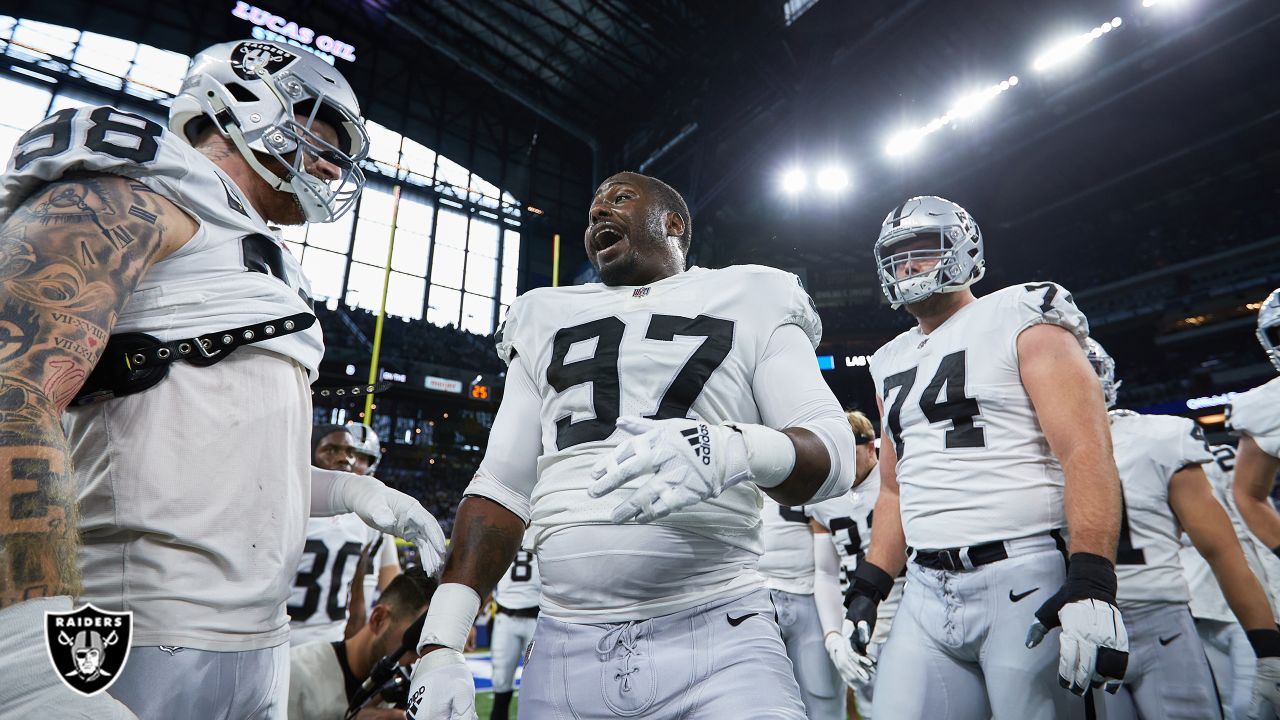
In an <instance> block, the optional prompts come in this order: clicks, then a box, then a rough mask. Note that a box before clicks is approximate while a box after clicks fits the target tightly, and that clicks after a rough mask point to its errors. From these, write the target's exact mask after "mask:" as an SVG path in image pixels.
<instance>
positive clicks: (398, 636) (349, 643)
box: [289, 566, 436, 720]
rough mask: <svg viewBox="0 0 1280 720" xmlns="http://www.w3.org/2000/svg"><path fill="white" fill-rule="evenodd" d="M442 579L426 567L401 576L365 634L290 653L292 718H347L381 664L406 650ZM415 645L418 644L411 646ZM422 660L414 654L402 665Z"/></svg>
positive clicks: (379, 718) (378, 713)
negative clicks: (407, 638) (413, 628)
mask: <svg viewBox="0 0 1280 720" xmlns="http://www.w3.org/2000/svg"><path fill="white" fill-rule="evenodd" d="M435 590H436V581H435V580H434V579H432V578H431V577H429V576H428V575H427V574H426V573H425V572H423V570H422V568H420V567H416V566H415V567H411V568H409V569H408V570H406V571H405V572H404V573H402V574H400V575H398V576H396V578H395V579H393V580H392V581H391V582H390V583H389V584H388V585H387V588H386V589H385V590H383V591H382V596H381V597H380V598H379V599H378V604H377V605H376V606H374V608H373V611H372V612H370V613H369V621H368V622H367V623H366V624H365V625H364V627H362V628H360V630H359V632H357V633H356V634H355V635H353V636H351V637H350V638H348V639H346V640H340V641H337V642H332V643H326V642H314V643H307V644H304V645H299V646H296V647H293V648H291V649H290V651H289V660H290V684H289V718H290V720H343V719H344V718H345V717H346V713H347V707H348V706H349V705H350V703H351V700H352V699H353V698H354V697H355V695H356V693H357V692H358V691H359V690H360V686H361V685H362V684H363V683H364V682H365V680H366V679H368V678H369V676H370V672H371V671H372V670H373V668H374V665H375V663H377V662H378V660H379V659H380V658H382V657H384V656H387V655H391V654H392V653H394V652H395V651H396V650H397V649H398V648H400V647H401V645H402V642H403V638H404V635H405V631H406V630H407V629H408V628H409V627H410V626H412V625H413V624H414V623H415V621H417V620H418V619H419V618H421V617H422V614H423V613H424V612H426V609H427V605H428V603H430V602H431V596H432V594H433V593H434V592H435ZM410 645H411V646H412V643H410ZM415 660H417V654H416V653H415V652H413V651H412V650H410V651H409V652H406V653H405V654H404V655H403V656H401V658H400V663H401V664H402V665H409V664H411V663H412V662H413V661H415ZM404 716H405V714H404V711H403V710H395V709H389V708H386V709H384V708H379V707H376V706H372V707H367V708H364V709H362V710H361V711H360V713H359V714H357V715H356V720H403V718H404Z"/></svg>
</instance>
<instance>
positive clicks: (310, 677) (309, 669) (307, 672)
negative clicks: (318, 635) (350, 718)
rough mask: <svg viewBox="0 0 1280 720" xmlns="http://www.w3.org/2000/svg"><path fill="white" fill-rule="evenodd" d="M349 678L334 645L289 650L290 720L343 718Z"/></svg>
mask: <svg viewBox="0 0 1280 720" xmlns="http://www.w3.org/2000/svg"><path fill="white" fill-rule="evenodd" d="M347 704H348V703H347V676H346V673H344V672H343V670H342V664H341V663H340V662H339V661H338V654H337V652H336V651H335V650H334V647H333V645H332V644H331V643H327V642H312V643H305V644H302V645H299V644H298V643H297V642H296V641H294V642H291V643H290V646H289V714H288V717H289V718H290V720H310V719H311V718H316V720H321V719H323V718H341V717H345V716H346V714H347Z"/></svg>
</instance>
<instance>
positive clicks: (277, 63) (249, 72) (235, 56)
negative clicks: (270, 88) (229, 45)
mask: <svg viewBox="0 0 1280 720" xmlns="http://www.w3.org/2000/svg"><path fill="white" fill-rule="evenodd" d="M297 59H298V56H297V55H294V54H293V53H291V52H289V51H288V50H283V49H281V48H279V47H276V46H275V45H271V44H269V43H264V42H254V41H252V40H246V41H245V42H242V43H240V44H239V45H237V46H236V47H235V49H234V50H232V51H231V68H232V69H233V70H235V72H236V75H239V76H240V77H241V78H242V79H244V80H258V79H259V78H258V75H257V74H256V73H255V72H254V70H255V69H257V68H258V67H260V66H261V67H265V68H266V69H267V72H269V73H271V74H272V75H275V74H276V72H278V71H280V70H283V69H284V68H286V67H288V66H289V64H290V63H292V62H293V61H294V60H297Z"/></svg>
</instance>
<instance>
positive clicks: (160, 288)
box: [0, 107, 324, 380]
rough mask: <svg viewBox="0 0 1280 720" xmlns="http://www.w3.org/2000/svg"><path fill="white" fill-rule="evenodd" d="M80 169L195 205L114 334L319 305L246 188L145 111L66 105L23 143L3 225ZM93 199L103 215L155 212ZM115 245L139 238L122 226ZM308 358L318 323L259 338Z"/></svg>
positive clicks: (314, 356) (164, 331)
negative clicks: (183, 239) (191, 231)
mask: <svg viewBox="0 0 1280 720" xmlns="http://www.w3.org/2000/svg"><path fill="white" fill-rule="evenodd" d="M72 172H81V173H82V172H103V173H110V174H113V175H121V176H124V177H128V178H131V179H134V180H136V181H138V182H139V183H141V184H142V185H143V186H145V187H146V188H147V189H148V191H150V192H155V193H158V194H159V195H162V196H163V197H165V198H166V199H168V200H170V201H171V202H173V203H174V204H175V205H177V206H178V207H180V208H182V209H184V210H186V211H187V213H188V214H189V215H191V217H192V218H194V219H195V220H197V221H198V222H199V224H200V228H199V230H198V231H197V232H196V234H195V236H194V237H192V238H191V240H189V241H188V242H187V243H186V244H185V245H183V246H182V247H181V248H179V249H178V250H177V251H176V252H174V253H173V254H172V255H170V256H168V257H166V258H165V259H163V260H161V261H159V262H157V263H156V264H155V265H153V266H152V267H151V268H150V269H149V270H148V271H147V274H146V275H144V276H143V277H142V280H141V281H140V282H139V283H138V286H137V288H135V289H134V291H133V293H132V294H131V295H130V296H129V301H128V303H127V304H126V305H125V307H124V310H123V311H121V313H120V317H119V318H118V319H117V320H116V324H115V328H114V329H113V330H112V332H113V333H125V332H142V333H147V334H149V335H152V336H155V337H157V338H159V339H160V340H162V341H170V340H179V339H182V338H190V337H195V336H197V335H203V334H205V333H211V332H216V331H219V330H228V329H231V328H236V327H240V326H242V325H252V324H255V323H260V322H266V321H268V320H272V319H275V318H280V317H284V316H286V315H294V314H297V313H303V312H306V313H309V312H312V308H311V304H312V303H311V297H310V292H311V290H310V286H309V285H308V283H307V280H306V278H305V277H304V276H303V274H302V267H301V266H300V265H299V263H298V261H297V259H295V258H294V257H293V255H292V254H290V253H289V251H288V250H287V249H286V248H285V245H284V243H283V241H282V240H281V239H280V238H279V237H278V236H277V234H276V231H275V230H273V229H272V228H270V227H268V226H267V224H266V223H265V222H264V221H263V219H262V218H261V217H260V216H259V215H258V213H257V212H256V211H255V210H254V209H253V206H251V205H250V204H249V202H248V201H247V200H246V199H245V196H244V194H243V193H242V192H241V191H240V189H239V188H238V187H237V186H236V185H235V183H233V182H231V179H230V178H228V177H227V175H226V174H225V173H223V172H222V171H221V170H219V169H218V167H217V166H216V165H214V164H213V162H212V161H211V160H209V159H208V158H207V157H205V156H204V155H202V154H200V153H199V152H196V150H195V149H194V148H192V147H191V146H190V145H188V144H187V143H186V142H184V141H183V140H182V139H181V138H179V137H178V136H176V135H174V134H172V133H170V132H169V131H168V130H165V129H164V128H162V127H161V126H160V125H158V124H156V123H155V122H152V121H151V120H148V119H146V118H144V117H142V116H140V115H134V114H132V113H126V112H122V111H119V110H116V109H115V108H111V107H84V108H79V109H70V108H69V109H66V110H59V111H58V112H56V113H54V114H53V115H50V116H49V117H48V118H46V119H45V120H44V121H43V122H41V123H40V124H39V125H37V126H35V127H34V128H32V129H31V130H29V131H28V132H27V133H26V134H25V135H23V136H22V137H21V138H19V140H18V144H17V146H16V147H15V149H14V153H13V156H12V158H10V160H9V166H8V168H7V169H6V172H5V175H4V177H3V179H2V180H0V222H2V221H3V220H4V219H5V218H7V217H8V216H9V214H10V213H12V212H13V211H14V209H15V208H17V207H18V206H19V205H20V204H21V203H22V202H23V201H24V200H26V198H27V197H28V196H29V195H31V194H32V193H34V192H36V191H37V190H38V189H39V188H40V187H41V186H42V185H44V184H46V183H48V182H51V181H54V180H57V179H59V178H61V177H62V176H63V175H64V174H66V173H72ZM115 202H116V201H115V200H114V199H111V198H94V199H92V201H91V202H90V203H89V204H90V205H91V206H100V207H98V210H97V211H98V212H100V213H128V212H131V211H133V212H134V214H136V215H138V217H143V218H144V219H145V216H146V215H149V213H147V211H145V210H141V209H137V210H133V209H132V208H125V207H115V206H114V204H113V203H115ZM110 242H112V243H113V244H116V245H117V246H123V245H127V244H129V243H130V242H133V238H130V237H127V236H126V235H125V234H123V233H117V234H116V235H114V236H113V237H112V238H110ZM253 347H256V348H262V349H265V350H271V351H274V352H277V353H280V354H281V355H284V356H286V357H289V358H292V359H294V360H296V361H297V362H298V363H300V364H301V365H302V366H303V367H305V368H306V369H307V371H308V372H309V373H310V374H311V379H312V380H314V379H315V378H316V374H317V371H318V368H319V366H320V358H321V356H322V355H323V354H324V342H323V340H322V337H321V334H320V324H319V323H315V324H314V325H312V326H311V327H310V328H309V329H307V330H305V331H302V332H296V333H293V334H290V335H285V336H282V337H278V338H273V339H271V340H266V341H263V342H260V343H257V344H255V345H253Z"/></svg>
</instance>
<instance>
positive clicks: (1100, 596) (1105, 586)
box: [1062, 552, 1116, 605]
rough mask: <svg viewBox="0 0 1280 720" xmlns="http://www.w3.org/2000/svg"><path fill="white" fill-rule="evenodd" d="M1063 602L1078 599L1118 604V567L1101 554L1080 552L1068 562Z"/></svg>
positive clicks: (1063, 586)
mask: <svg viewBox="0 0 1280 720" xmlns="http://www.w3.org/2000/svg"><path fill="white" fill-rule="evenodd" d="M1062 590H1063V604H1064V605H1065V604H1066V603H1071V602H1075V601H1076V600H1102V601H1103V602H1107V603H1110V604H1112V605H1115V604H1116V568H1115V566H1114V565H1112V564H1111V561H1110V560H1108V559H1106V558H1104V557H1102V556H1101V555H1094V554H1093V553H1084V552H1079V553H1075V554H1073V555H1072V556H1071V559H1070V561H1069V562H1068V564H1067V581H1066V582H1065V583H1063V585H1062Z"/></svg>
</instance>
